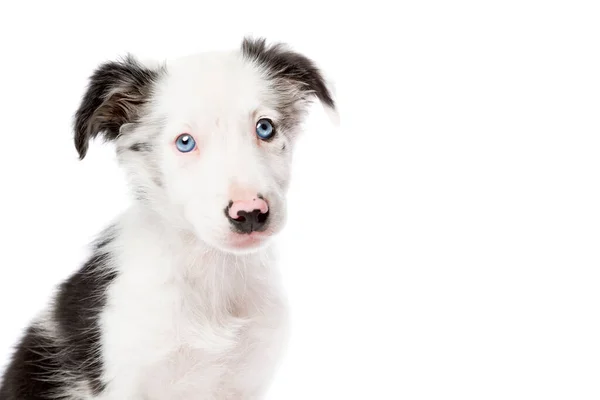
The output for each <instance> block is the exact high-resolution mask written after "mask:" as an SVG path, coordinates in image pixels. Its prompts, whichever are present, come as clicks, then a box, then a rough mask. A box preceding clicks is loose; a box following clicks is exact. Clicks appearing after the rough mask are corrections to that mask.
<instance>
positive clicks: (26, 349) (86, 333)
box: [0, 230, 116, 400]
mask: <svg viewBox="0 0 600 400" xmlns="http://www.w3.org/2000/svg"><path fill="white" fill-rule="evenodd" d="M113 237H114V236H113V234H112V232H111V231H110V230H109V231H107V233H105V236H104V237H103V238H100V239H99V240H98V241H96V249H95V251H94V254H93V255H92V257H91V258H90V259H89V260H88V261H87V262H86V263H85V264H84V265H83V267H82V268H81V269H80V270H79V271H78V272H76V273H75V274H73V275H72V276H71V277H70V278H69V279H68V280H67V281H66V282H64V283H63V284H62V285H61V286H60V287H59V290H58V294H57V297H56V303H55V305H54V309H53V314H52V317H53V320H54V321H53V322H54V324H55V325H56V327H57V330H58V332H55V334H56V337H51V336H48V334H47V333H46V332H45V331H44V330H43V326H41V325H39V326H38V325H35V324H34V325H33V326H32V327H31V328H29V330H28V331H27V333H26V334H25V336H24V338H23V339H22V340H21V343H20V344H19V345H18V347H17V350H16V352H15V354H14V355H13V358H12V361H11V363H10V365H9V367H8V369H7V370H6V372H5V375H4V380H3V386H2V388H1V389H0V400H17V399H18V400H25V399H31V400H38V399H39V400H46V399H55V398H57V397H56V395H57V394H60V393H61V392H62V391H64V390H65V389H66V388H67V387H68V385H69V384H70V382H73V380H75V381H79V380H85V381H87V382H88V383H89V386H90V388H91V389H92V391H93V392H94V394H99V393H100V392H102V390H103V389H104V385H103V383H102V381H101V376H102V371H103V365H102V358H101V349H100V343H101V341H100V334H101V332H100V324H99V318H100V313H101V312H102V309H103V308H104V306H105V303H106V291H107V288H108V286H109V285H110V284H111V283H112V281H113V280H114V279H115V277H116V272H115V271H114V270H112V269H111V268H110V266H109V265H108V263H109V261H110V257H111V255H110V253H109V251H108V249H107V245H108V244H109V243H110V241H111V240H112V239H113ZM65 377H67V379H66V380H65Z"/></svg>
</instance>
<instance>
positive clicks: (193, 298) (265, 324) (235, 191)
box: [0, 38, 336, 400]
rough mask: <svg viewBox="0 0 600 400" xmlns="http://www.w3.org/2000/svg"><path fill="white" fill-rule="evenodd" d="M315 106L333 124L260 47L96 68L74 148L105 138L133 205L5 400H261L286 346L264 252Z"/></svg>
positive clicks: (316, 88)
mask: <svg viewBox="0 0 600 400" xmlns="http://www.w3.org/2000/svg"><path fill="white" fill-rule="evenodd" d="M314 99H318V100H320V102H321V103H322V104H323V105H324V106H325V109H326V110H327V111H332V112H333V114H332V115H334V116H335V115H336V114H335V107H334V100H333V99H332V95H331V93H330V91H329V89H328V84H327V83H326V82H325V80H324V78H323V76H322V74H321V72H320V71H319V69H318V68H317V67H316V66H315V64H314V63H313V62H312V61H311V60H309V59H308V58H306V57H305V56H303V55H301V54H298V53H296V52H294V51H292V50H290V49H289V48H287V47H286V46H284V45H282V44H275V45H268V44H266V43H265V41H264V39H248V38H246V39H244V41H243V43H242V45H241V48H240V49H237V50H235V51H231V52H214V53H203V54H199V55H194V56H188V57H183V58H180V59H178V60H175V61H173V62H169V63H164V64H161V65H152V66H151V65H145V64H142V63H140V62H139V61H137V60H136V59H134V58H133V57H130V56H129V57H127V58H125V59H123V60H120V61H116V62H108V63H105V64H103V65H101V66H99V67H98V69H97V70H96V71H95V72H94V73H93V74H92V76H91V77H90V82H89V86H88V87H87V91H86V93H85V95H84V96H83V99H82V103H81V105H80V107H79V109H78V110H77V113H76V114H75V123H74V127H75V147H76V149H77V151H78V152H79V156H80V158H81V159H83V158H84V157H85V155H86V152H87V151H88V143H89V141H90V140H91V139H92V138H95V137H97V136H98V137H103V138H105V139H107V140H110V141H113V142H114V144H115V147H116V151H117V155H118V160H119V163H120V165H121V166H122V167H123V168H124V170H125V171H126V175H127V178H128V181H129V185H130V187H131V190H132V192H133V194H134V196H133V197H134V200H133V204H132V205H131V207H130V208H129V209H128V210H127V211H125V212H124V213H123V214H122V215H120V216H119V217H118V218H117V219H115V220H114V221H113V222H112V223H111V224H110V225H109V226H108V227H107V229H106V230H105V231H104V232H103V233H102V234H100V235H99V237H98V238H97V240H96V241H95V243H94V245H93V252H92V254H91V256H90V258H89V259H88V261H87V262H85V263H84V265H83V266H82V267H81V269H80V270H79V271H78V272H77V273H75V274H74V275H72V276H71V277H70V278H69V279H68V280H67V281H66V282H64V283H63V284H62V285H61V286H60V287H59V289H58V291H57V293H56V295H55V297H54V299H53V301H52V302H51V304H50V306H49V307H48V308H47V310H46V311H45V312H43V313H42V314H40V315H39V316H38V317H37V318H36V319H35V321H34V322H33V323H32V325H31V326H30V327H29V329H28V330H27V331H26V332H25V334H24V337H23V338H22V340H21V342H20V343H19V345H18V346H17V348H16V351H15V352H14V354H13V357H12V359H11V362H10V364H9V366H8V368H7V370H6V372H5V373H4V377H3V381H2V386H1V388H0V399H1V400H38V399H39V400H42V399H43V400H50V399H57V400H58V399H60V400H174V399H181V400H188V399H189V400H191V399H197V400H210V399H260V398H262V397H263V396H264V393H265V392H266V390H267V388H268V386H269V382H270V380H271V378H272V375H273V373H274V370H275V368H276V365H277V362H278V360H279V358H280V356H281V354H282V350H283V347H284V346H285V342H286V319H287V314H286V302H285V299H284V296H283V294H282V292H281V289H280V284H279V279H278V274H277V271H276V269H275V268H274V265H273V257H272V254H271V251H272V249H271V247H270V246H269V243H270V241H271V239H272V238H273V236H274V235H276V234H277V233H278V232H280V230H281V229H282V227H283V225H284V222H285V215H286V209H285V202H286V191H287V187H288V181H289V178H290V163H291V159H292V151H293V149H294V143H295V140H296V138H297V135H298V133H299V130H300V125H301V123H302V121H303V117H304V116H305V114H306V112H307V111H308V105H309V104H310V103H311V102H312V101H313V100H314Z"/></svg>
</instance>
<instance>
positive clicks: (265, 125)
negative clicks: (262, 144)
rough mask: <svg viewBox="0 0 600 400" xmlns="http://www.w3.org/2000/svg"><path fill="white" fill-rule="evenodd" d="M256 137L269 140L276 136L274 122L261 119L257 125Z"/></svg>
mask: <svg viewBox="0 0 600 400" xmlns="http://www.w3.org/2000/svg"><path fill="white" fill-rule="evenodd" d="M256 135H258V137H259V138H261V139H262V140H268V139H270V138H272V137H273V136H274V135H275V128H274V127H273V122H272V121H271V120H270V119H267V118H261V119H259V120H258V122H257V123H256Z"/></svg>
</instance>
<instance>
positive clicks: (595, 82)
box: [0, 0, 600, 400]
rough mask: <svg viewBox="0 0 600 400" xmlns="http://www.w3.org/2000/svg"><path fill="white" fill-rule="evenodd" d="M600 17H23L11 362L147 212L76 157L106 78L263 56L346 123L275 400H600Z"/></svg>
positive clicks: (421, 5) (590, 13)
mask: <svg viewBox="0 0 600 400" xmlns="http://www.w3.org/2000/svg"><path fill="white" fill-rule="evenodd" d="M213 3H214V4H213ZM217 3H219V5H216V4H217ZM355 4H358V3H355ZM390 4H391V2H390ZM593 5H594V2H588V3H585V2H577V1H539V2H534V1H497V2H490V1H487V2H480V1H472V2H467V1H459V2H445V1H437V2H434V1H419V2H400V3H396V4H395V5H394V8H392V6H391V5H384V3H383V2H382V3H378V2H376V1H370V2H368V4H366V5H365V4H361V5H360V6H358V5H350V3H349V2H339V3H337V4H336V3H335V2H326V1H320V2H314V3H311V2H308V1H302V2H284V1H277V2H271V3H266V2H259V1H247V2H243V3H241V4H234V3H229V2H227V3H225V2H217V1H214V2H206V1H190V2H185V3H181V2H178V1H165V2H155V3H153V2H151V1H145V2H141V1H140V2H135V3H133V2H126V1H123V2H121V1H107V0H103V1H94V2H86V1H79V2H72V3H66V2H57V1H44V2H42V1H39V2H19V3H17V2H3V3H2V6H0V44H1V50H2V51H1V55H0V57H1V60H0V61H1V62H0V85H1V90H0V102H1V104H0V121H1V124H0V130H1V132H0V141H1V142H0V185H1V186H0V188H1V189H0V190H1V195H0V205H1V206H0V236H1V238H0V239H1V240H0V324H1V327H0V363H2V364H4V363H5V361H6V359H7V357H8V354H9V349H10V347H11V346H12V345H13V344H14V343H15V341H16V339H17V337H18V336H19V334H20V332H21V330H22V329H23V328H24V327H25V326H26V324H27V323H28V321H29V320H30V319H31V318H32V317H33V316H34V315H35V314H36V313H37V311H38V310H40V309H41V308H42V307H43V306H44V304H45V302H46V300H47V298H48V296H49V295H50V293H51V291H52V290H53V288H54V287H55V285H56V284H58V283H59V282H60V281H61V280H63V279H64V278H66V277H67V276H68V274H69V273H71V272H72V271H74V270H75V269H76V268H77V267H78V266H79V263H80V262H81V261H82V259H83V257H84V255H85V245H86V243H87V242H88V240H89V239H90V238H91V237H92V236H93V235H94V234H95V233H97V232H98V231H99V230H100V229H101V228H103V227H104V225H105V224H106V223H107V222H108V221H109V220H110V219H111V218H112V217H113V216H114V215H116V214H117V213H118V212H119V210H121V209H122V208H124V207H126V205H127V200H126V197H125V189H124V186H123V182H122V176H121V175H120V172H119V170H118V168H117V166H116V164H115V160H114V156H113V149H112V148H111V147H110V146H109V145H105V146H102V145H100V144H96V145H92V147H91V149H90V152H89V156H88V158H86V159H85V160H84V161H82V162H79V161H77V156H76V152H75V150H74V146H73V144H72V131H71V116H72V114H73V112H74V111H75V109H76V107H77V105H78V101H79V98H80V96H81V94H82V92H83V89H84V86H85V84H86V78H87V77H88V75H89V74H90V73H91V71H92V70H93V69H94V68H95V67H96V66H97V65H98V64H99V63H100V62H103V61H105V60H108V59H112V58H115V57H117V56H119V55H123V54H124V53H125V52H132V53H134V54H136V55H139V56H142V57H148V56H149V57H157V58H165V57H172V56H177V55H181V54H187V53H190V52H195V51H200V50H212V49H225V48H234V47H237V46H238V44H239V42H240V40H241V38H242V36H243V35H245V34H253V35H256V36H262V35H264V36H266V37H267V38H269V39H271V40H273V41H284V42H288V43H290V44H291V45H292V46H293V47H294V48H295V49H296V50H298V51H301V52H304V53H305V54H307V55H308V56H310V57H312V58H314V59H315V60H316V61H317V62H318V63H319V64H320V66H321V67H322V68H323V69H324V70H325V72H326V73H327V75H328V76H330V77H331V78H332V79H333V80H334V82H335V84H336V87H337V96H338V101H339V105H340V113H341V127H340V128H339V129H335V128H334V127H333V126H332V125H331V124H330V123H329V121H328V120H327V118H326V117H325V114H324V113H323V111H322V109H320V108H319V107H315V111H314V113H313V114H312V117H311V119H310V121H309V123H308V126H307V132H306V135H305V136H304V138H303V139H302V142H301V145H300V147H299V148H298V153H297V157H296V160H295V176H294V182H293V186H292V189H291V193H290V212H291V217H290V221H289V224H288V226H287V230H286V233H285V234H284V235H283V236H282V237H281V246H280V252H281V253H282V265H281V267H282V269H283V273H284V276H285V280H286V286H287V288H288V292H289V297H290V301H291V304H292V310H293V338H292V342H291V344H290V348H289V352H288V356H287V358H286V360H285V363H284V365H283V366H282V368H281V370H280V373H279V375H278V376H277V379H276V381H275V383H274V386H273V390H272V394H271V396H270V397H269V398H270V399H461V400H463V399H477V400H479V399H528V400H529V399H578V400H581V399H598V398H599V397H600V323H599V318H600V290H599V287H600V272H599V268H600V252H599V240H600V211H599V210H600V191H599V183H600V180H599V178H600V176H599V175H600V153H599V151H600V146H599V145H600V136H599V135H600V129H599V128H600V60H599V55H600V29H599V26H600V24H599V22H598V21H599V20H600V13H599V12H598V10H597V9H594V7H593Z"/></svg>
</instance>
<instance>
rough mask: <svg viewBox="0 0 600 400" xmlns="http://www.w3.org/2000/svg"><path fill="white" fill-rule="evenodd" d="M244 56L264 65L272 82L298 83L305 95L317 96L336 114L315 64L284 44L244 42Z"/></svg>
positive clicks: (330, 96) (259, 40)
mask: <svg viewBox="0 0 600 400" xmlns="http://www.w3.org/2000/svg"><path fill="white" fill-rule="evenodd" d="M242 54H243V56H244V57H245V58H246V59H248V60H250V61H253V62H256V63H257V64H259V65H261V66H262V67H263V68H264V69H265V70H266V71H267V73H268V74H269V75H270V78H272V79H282V80H285V81H288V82H292V83H295V84H296V85H297V88H298V89H299V90H300V93H302V94H303V95H314V96H316V97H317V98H318V99H319V100H320V101H321V103H323V105H325V106H327V107H330V108H331V109H333V110H335V102H334V100H333V97H332V95H331V93H330V91H329V89H328V88H327V84H326V83H325V79H324V78H323V75H322V74H321V71H319V69H318V68H317V66H316V65H315V63H314V62H313V61H312V60H310V59H308V58H307V57H305V56H304V55H302V54H299V53H296V52H294V51H292V50H290V49H288V48H287V47H286V46H285V45H284V44H282V43H277V44H273V45H267V43H266V40H265V39H252V38H244V41H243V42H242Z"/></svg>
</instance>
